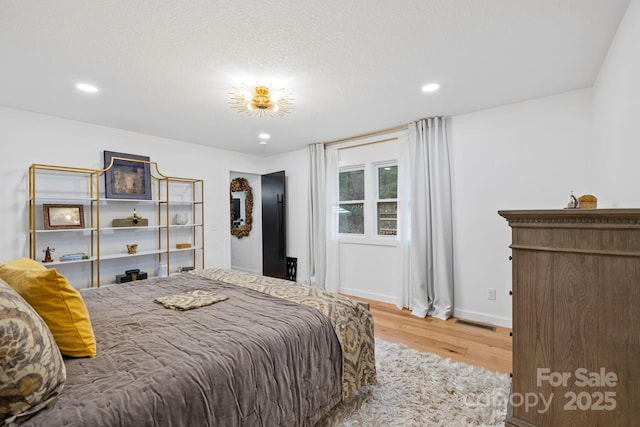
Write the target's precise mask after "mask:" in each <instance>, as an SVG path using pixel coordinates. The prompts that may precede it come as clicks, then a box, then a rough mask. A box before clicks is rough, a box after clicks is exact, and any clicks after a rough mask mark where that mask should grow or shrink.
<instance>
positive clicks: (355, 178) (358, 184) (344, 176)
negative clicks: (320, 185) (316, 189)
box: [340, 169, 364, 201]
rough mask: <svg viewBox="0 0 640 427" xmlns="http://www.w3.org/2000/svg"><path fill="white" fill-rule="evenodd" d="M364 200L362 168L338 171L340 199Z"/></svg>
mask: <svg viewBox="0 0 640 427" xmlns="http://www.w3.org/2000/svg"><path fill="white" fill-rule="evenodd" d="M343 200H345V201H346V200H364V169H360V170H355V171H348V172H340V201H343Z"/></svg>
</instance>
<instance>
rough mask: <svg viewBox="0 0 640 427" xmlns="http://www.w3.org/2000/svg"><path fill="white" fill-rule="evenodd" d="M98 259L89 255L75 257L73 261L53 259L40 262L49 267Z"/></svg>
mask: <svg viewBox="0 0 640 427" xmlns="http://www.w3.org/2000/svg"><path fill="white" fill-rule="evenodd" d="M97 259H98V258H97V257H94V256H92V257H89V258H87V259H74V260H71V261H52V262H42V261H41V262H40V263H41V264H42V265H43V266H45V267H49V266H52V265H63V264H78V263H82V262H92V261H95V260H97Z"/></svg>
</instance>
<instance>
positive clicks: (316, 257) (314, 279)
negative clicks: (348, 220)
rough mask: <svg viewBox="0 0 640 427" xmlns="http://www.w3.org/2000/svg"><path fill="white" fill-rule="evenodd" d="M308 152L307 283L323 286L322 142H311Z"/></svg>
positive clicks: (323, 166)
mask: <svg viewBox="0 0 640 427" xmlns="http://www.w3.org/2000/svg"><path fill="white" fill-rule="evenodd" d="M308 153H309V239H308V241H309V250H308V253H309V259H308V264H307V265H308V266H309V284H310V285H311V286H316V287H319V288H324V280H325V268H326V262H325V253H326V240H327V237H326V234H327V232H326V229H327V228H326V223H327V214H326V207H325V206H326V204H325V200H326V183H325V159H324V157H325V155H324V144H321V143H319V144H311V145H309V146H308Z"/></svg>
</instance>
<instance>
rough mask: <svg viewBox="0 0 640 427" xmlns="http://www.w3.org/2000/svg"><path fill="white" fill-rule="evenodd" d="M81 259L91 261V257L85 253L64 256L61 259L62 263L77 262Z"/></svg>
mask: <svg viewBox="0 0 640 427" xmlns="http://www.w3.org/2000/svg"><path fill="white" fill-rule="evenodd" d="M79 259H89V255H87V254H85V253H84V252H79V253H77V254H67V255H62V256H61V257H60V261H76V260H79Z"/></svg>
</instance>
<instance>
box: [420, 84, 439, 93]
mask: <svg viewBox="0 0 640 427" xmlns="http://www.w3.org/2000/svg"><path fill="white" fill-rule="evenodd" d="M438 89H440V85H439V84H438V83H429V84H428V85H424V86H422V91H423V92H434V91H436V90H438Z"/></svg>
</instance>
